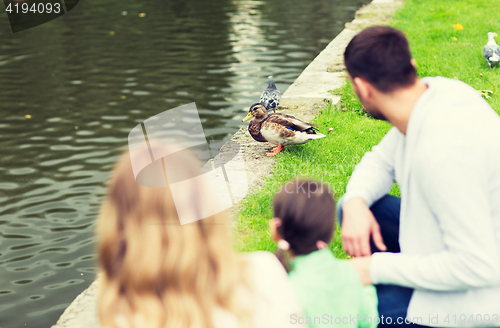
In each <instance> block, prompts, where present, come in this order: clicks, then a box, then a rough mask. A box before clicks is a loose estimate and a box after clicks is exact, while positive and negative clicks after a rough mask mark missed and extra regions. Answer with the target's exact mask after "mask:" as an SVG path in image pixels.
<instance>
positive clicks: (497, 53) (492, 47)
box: [483, 32, 500, 69]
mask: <svg viewBox="0 0 500 328" xmlns="http://www.w3.org/2000/svg"><path fill="white" fill-rule="evenodd" d="M495 36H498V35H497V34H496V33H492V32H489V33H488V43H486V45H485V46H484V48H483V55H484V58H486V61H487V62H488V65H489V66H490V69H491V67H492V66H494V65H496V64H498V62H500V47H499V46H498V44H497V43H496V42H495V39H494V37H495Z"/></svg>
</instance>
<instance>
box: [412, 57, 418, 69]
mask: <svg viewBox="0 0 500 328" xmlns="http://www.w3.org/2000/svg"><path fill="white" fill-rule="evenodd" d="M410 62H411V64H412V65H413V67H415V68H417V61H416V60H415V59H414V58H412V59H411V60H410Z"/></svg>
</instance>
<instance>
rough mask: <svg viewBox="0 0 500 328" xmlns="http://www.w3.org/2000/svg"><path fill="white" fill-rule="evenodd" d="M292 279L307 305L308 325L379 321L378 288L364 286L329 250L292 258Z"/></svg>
mask: <svg viewBox="0 0 500 328" xmlns="http://www.w3.org/2000/svg"><path fill="white" fill-rule="evenodd" d="M290 268H291V271H290V273H289V277H290V281H291V283H292V285H293V288H294V290H295V292H296V294H297V296H298V298H299V301H300V302H301V303H302V306H303V307H304V317H303V318H292V321H293V320H296V323H302V322H305V323H307V324H308V325H309V328H319V327H344V328H347V327H349V328H354V327H364V328H375V327H376V326H377V324H376V322H377V320H378V311H377V304H378V301H377V293H376V290H375V287H373V286H366V287H364V286H363V285H362V284H361V281H360V280H359V277H358V274H357V272H356V271H355V270H354V268H353V267H352V266H351V265H350V264H349V263H348V262H347V260H339V259H337V258H335V256H333V254H332V252H331V251H330V249H328V248H325V249H323V250H319V251H315V252H312V253H310V254H308V255H301V256H296V257H294V258H293V259H292V260H291V261H290Z"/></svg>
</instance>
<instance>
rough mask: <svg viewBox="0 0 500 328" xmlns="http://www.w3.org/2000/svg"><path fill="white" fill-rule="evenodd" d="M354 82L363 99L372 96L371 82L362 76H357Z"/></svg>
mask: <svg viewBox="0 0 500 328" xmlns="http://www.w3.org/2000/svg"><path fill="white" fill-rule="evenodd" d="M352 84H354V86H355V88H356V89H357V90H358V93H359V97H360V98H361V99H369V98H370V97H371V94H372V91H371V85H370V83H368V82H367V81H365V80H363V79H362V78H360V77H355V78H354V79H353V80H352ZM361 99H360V100H361Z"/></svg>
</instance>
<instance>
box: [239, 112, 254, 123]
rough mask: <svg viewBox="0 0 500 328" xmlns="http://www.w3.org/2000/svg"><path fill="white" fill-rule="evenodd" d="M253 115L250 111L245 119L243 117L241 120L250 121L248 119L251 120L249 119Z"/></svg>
mask: <svg viewBox="0 0 500 328" xmlns="http://www.w3.org/2000/svg"><path fill="white" fill-rule="evenodd" d="M252 117H253V115H252V113H250V112H248V114H247V116H246V117H245V118H244V119H242V120H241V121H242V122H245V121H248V120H249V119H251V118H252Z"/></svg>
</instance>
